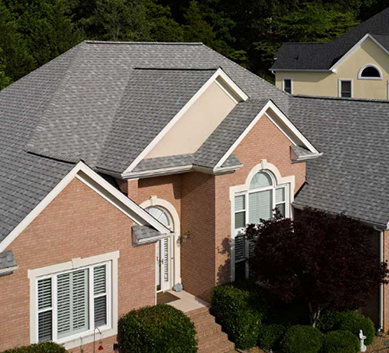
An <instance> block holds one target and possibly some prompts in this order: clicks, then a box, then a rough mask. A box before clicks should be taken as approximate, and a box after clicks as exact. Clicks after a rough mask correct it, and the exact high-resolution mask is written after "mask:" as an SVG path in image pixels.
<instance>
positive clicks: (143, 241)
mask: <svg viewBox="0 0 389 353" xmlns="http://www.w3.org/2000/svg"><path fill="white" fill-rule="evenodd" d="M173 235H175V233H174V232H171V233H168V234H161V235H158V236H156V237H152V238H145V239H140V240H138V239H136V237H133V243H134V246H141V245H145V244H151V243H156V242H157V241H158V240H161V239H166V238H170V237H171V236H173Z"/></svg>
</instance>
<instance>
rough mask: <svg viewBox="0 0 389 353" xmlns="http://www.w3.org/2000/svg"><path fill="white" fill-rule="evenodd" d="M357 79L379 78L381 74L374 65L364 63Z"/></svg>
mask: <svg viewBox="0 0 389 353" xmlns="http://www.w3.org/2000/svg"><path fill="white" fill-rule="evenodd" d="M358 78H359V79H371V80H381V79H382V74H381V71H380V69H379V68H378V67H377V66H375V65H366V66H364V67H363V68H362V69H361V70H360V71H359V74H358Z"/></svg>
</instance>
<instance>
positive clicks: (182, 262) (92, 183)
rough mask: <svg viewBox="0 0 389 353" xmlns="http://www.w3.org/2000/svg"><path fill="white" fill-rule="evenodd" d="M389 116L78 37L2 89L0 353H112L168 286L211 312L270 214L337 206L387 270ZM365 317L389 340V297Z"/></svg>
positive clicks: (206, 65) (199, 53)
mask: <svg viewBox="0 0 389 353" xmlns="http://www.w3.org/2000/svg"><path fill="white" fill-rule="evenodd" d="M388 108H389V105H388V104H387V103H385V102H371V101H355V102H354V101H350V100H345V99H317V98H301V97H293V96H290V95H287V94H285V93H284V92H282V91H280V90H278V89H277V88H275V87H274V86H273V85H271V84H269V83H268V82H266V81H264V80H263V79H261V78H259V77H257V76H256V75H254V74H252V73H250V72H249V71H247V70H245V69H244V68H242V67H240V66H239V65H237V64H235V63H233V62H231V61H230V60H228V59H226V58H225V57H223V56H221V55H219V54H217V53H216V52H214V51H212V50H210V49H209V48H207V47H206V46H204V45H202V44H196V43H181V44H178V43H177V44H171V43H170V44H169V43H165V44H164V43H160V44H156V43H109V42H83V43H81V44H80V45H78V46H76V47H75V48H73V49H72V50H70V51H68V52H66V53H65V54H63V55H61V56H59V57H58V58H56V59H55V60H53V61H51V62H49V63H48V64H46V65H44V66H42V67H41V68H39V69H38V70H36V71H34V72H32V73H30V74H29V75H27V76H26V77H24V78H22V79H21V80H19V81H17V82H16V83H14V84H13V85H11V86H9V87H8V88H6V89H5V90H3V91H1V92H0V126H1V129H0V144H1V149H0V271H1V275H2V276H1V277H0V290H1V298H2V301H3V305H2V306H1V307H0V317H1V318H2V320H1V321H0V351H1V350H4V349H7V348H10V347H13V346H16V345H24V344H29V343H34V342H39V341H44V340H50V339H51V340H55V341H57V342H60V343H64V344H65V346H66V347H67V348H69V349H72V348H74V351H78V350H79V349H80V348H78V347H80V346H82V348H83V349H84V352H92V351H93V345H92V344H91V342H93V341H94V340H102V341H103V342H104V345H105V347H113V343H115V342H117V337H116V335H117V321H118V318H120V317H121V316H122V315H123V314H125V313H127V312H128V311H130V310H132V309H134V308H139V307H142V306H145V305H153V304H155V303H156V292H160V291H167V290H170V289H172V288H173V286H175V285H176V284H178V283H182V285H183V288H184V290H185V291H187V292H189V293H191V294H193V295H195V296H196V297H198V298H200V299H203V300H209V298H210V293H211V290H212V288H213V286H215V285H217V284H221V283H225V282H229V281H231V280H232V281H233V280H235V279H237V278H242V277H247V276H248V275H249V267H248V258H249V256H250V244H249V243H248V242H247V241H245V239H244V238H243V237H242V236H241V232H242V229H244V227H245V225H246V224H247V223H251V222H258V221H259V219H260V218H264V219H266V218H270V217H271V216H272V211H273V209H274V208H275V207H278V208H279V209H280V210H281V212H283V214H284V215H285V216H287V217H292V216H293V211H294V209H293V207H292V206H293V205H294V206H295V207H296V208H301V207H304V206H313V207H317V208H320V209H323V210H326V211H329V212H333V213H337V212H343V211H345V212H347V214H349V215H350V216H352V217H355V218H358V219H361V220H362V221H364V222H366V223H367V224H369V225H371V227H372V242H373V243H374V242H375V243H376V246H377V261H378V259H379V258H380V259H388V258H389V254H388V253H387V251H388V249H389V241H388V240H387V238H388V237H389V233H387V231H386V230H387V228H388V226H387V225H388V221H389V203H388V202H387V198H386V195H388V194H389V183H387V179H386V176H387V175H388V167H387V165H389V160H388V157H387V153H386V151H387V149H388V147H389V129H388V128H387V127H388V124H389V123H388V122H389V109H388ZM322 153H324V154H323V155H321V154H322ZM317 157H319V158H317ZM145 210H147V212H146V211H145ZM362 260H363V259H361V261H362ZM377 290H378V289H377ZM365 310H366V311H367V312H369V313H370V315H371V317H372V318H373V319H374V320H375V322H376V324H377V326H379V325H384V329H385V330H388V329H389V292H388V291H387V290H386V289H385V291H384V289H383V288H382V290H381V292H380V293H377V296H376V297H375V298H372V300H371V302H370V304H369V306H368V307H367V308H366V309H365ZM97 332H98V334H97V335H96V336H95V333H97ZM105 349H107V348H105ZM108 350H110V348H108Z"/></svg>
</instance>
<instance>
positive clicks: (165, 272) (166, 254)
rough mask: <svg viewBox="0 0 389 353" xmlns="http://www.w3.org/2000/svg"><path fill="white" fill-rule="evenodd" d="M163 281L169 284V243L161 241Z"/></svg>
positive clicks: (166, 240) (165, 240)
mask: <svg viewBox="0 0 389 353" xmlns="http://www.w3.org/2000/svg"><path fill="white" fill-rule="evenodd" d="M163 280H164V281H165V283H167V282H169V241H168V239H164V240H163Z"/></svg>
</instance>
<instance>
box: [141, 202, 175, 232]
mask: <svg viewBox="0 0 389 353" xmlns="http://www.w3.org/2000/svg"><path fill="white" fill-rule="evenodd" d="M146 211H147V212H148V213H150V214H151V215H152V216H153V217H154V218H155V219H156V220H157V221H159V222H161V223H162V224H163V225H164V226H165V227H166V228H169V229H171V228H172V221H171V217H170V214H168V212H167V211H166V210H165V209H164V208H162V207H158V206H150V207H147V208H146Z"/></svg>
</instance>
